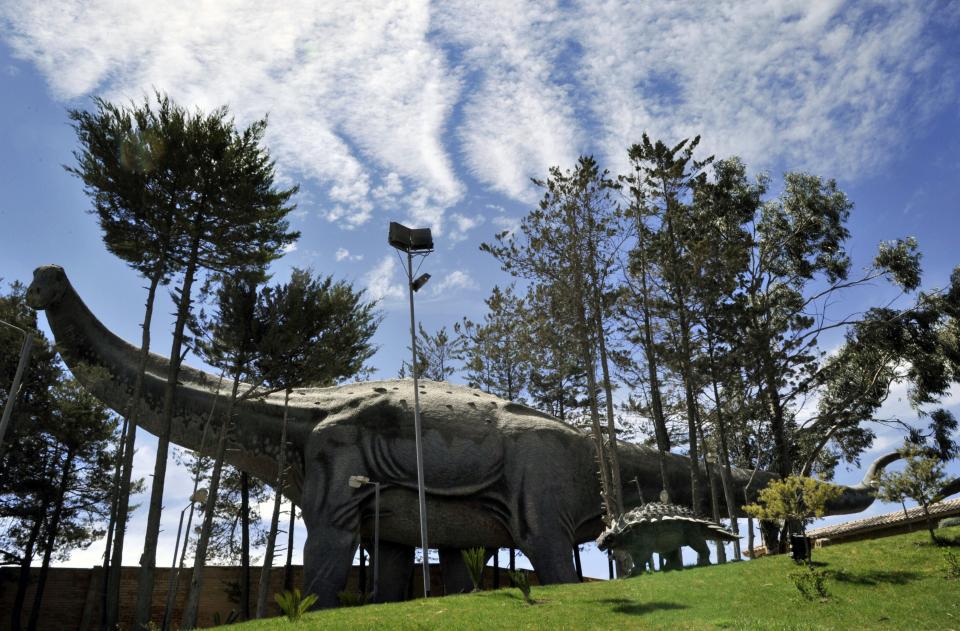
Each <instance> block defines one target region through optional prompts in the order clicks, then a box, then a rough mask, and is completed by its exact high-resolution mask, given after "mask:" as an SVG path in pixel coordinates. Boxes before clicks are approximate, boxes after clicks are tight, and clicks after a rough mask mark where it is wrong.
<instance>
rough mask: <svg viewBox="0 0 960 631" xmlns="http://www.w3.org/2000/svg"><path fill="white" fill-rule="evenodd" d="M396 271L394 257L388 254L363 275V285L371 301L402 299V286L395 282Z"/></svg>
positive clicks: (397, 268) (396, 266)
mask: <svg viewBox="0 0 960 631" xmlns="http://www.w3.org/2000/svg"><path fill="white" fill-rule="evenodd" d="M398 271H399V267H398V265H397V259H396V257H395V256H394V255H393V254H388V255H386V256H384V257H383V258H382V259H380V262H379V263H377V264H376V265H375V266H373V267H372V268H371V269H370V271H368V272H367V273H366V274H364V276H363V285H364V287H366V288H367V294H368V295H369V296H370V298H371V299H372V300H377V301H380V300H386V299H396V298H403V284H402V283H400V282H397V273H398Z"/></svg>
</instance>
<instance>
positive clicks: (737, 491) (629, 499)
mask: <svg viewBox="0 0 960 631" xmlns="http://www.w3.org/2000/svg"><path fill="white" fill-rule="evenodd" d="M619 448H620V449H621V452H620V454H621V455H620V464H621V469H622V471H621V478H622V479H623V480H624V483H623V484H624V487H623V492H624V504H625V505H626V506H627V507H633V506H637V505H639V504H640V503H642V502H651V501H657V500H658V498H659V495H660V490H661V488H662V486H661V482H660V471H659V466H658V464H657V458H658V455H657V450H656V449H653V448H650V447H643V446H639V445H631V444H626V443H620V445H619ZM899 457H900V455H899V454H898V453H896V452H893V453H889V454H885V455H883V456H881V457H880V458H878V459H877V460H876V461H874V462H873V464H872V465H871V466H870V467H869V468H868V469H867V472H866V474H865V475H864V477H863V481H862V482H860V483H859V484H855V485H850V486H846V485H838V486H840V488H841V489H842V490H843V494H842V495H841V496H840V497H839V498H838V499H836V500H834V501H832V502H830V503H828V505H827V514H828V515H846V514H850V513H858V512H860V511H863V510H866V509H867V508H868V507H869V506H870V505H871V504H872V503H873V501H874V498H875V495H876V479H877V476H878V475H879V474H880V472H881V471H883V468H884V467H885V466H887V465H888V464H890V463H891V462H893V461H895V460H897V459H898V458H899ZM665 458H666V459H667V462H666V470H667V475H668V478H669V479H668V480H667V481H666V488H667V490H668V491H669V493H670V501H671V502H672V503H674V504H680V505H683V506H690V492H691V487H690V461H689V460H688V459H687V457H686V456H681V455H677V454H666V455H665ZM701 469H703V467H702V465H701ZM711 470H712V475H713V476H714V477H715V479H716V483H717V487H718V493H717V498H718V500H719V503H720V506H719V509H720V514H721V515H723V516H724V517H726V515H727V512H726V499H725V497H724V494H723V490H722V484H721V477H720V476H721V471H720V468H719V466H716V465H711ZM778 478H779V476H778V475H776V474H774V473H770V472H768V471H761V470H757V471H756V472H754V471H751V470H749V469H739V468H737V467H733V468H732V471H731V482H732V486H733V494H734V498H733V499H734V514H736V515H739V516H741V517H745V516H746V514H745V513H744V512H743V506H744V505H745V504H747V503H750V502H755V501H756V499H757V494H758V493H759V491H760V490H761V489H763V488H764V487H766V486H767V485H768V484H769V483H770V482H771V481H773V480H776V479H778ZM702 479H703V480H704V481H705V482H706V481H707V480H708V477H707V475H706V472H705V471H704V475H703V476H702ZM635 480H638V481H639V483H640V485H639V489H638V487H637V482H636V481H635ZM958 491H960V481H958V482H957V489H955V490H954V491H953V492H958ZM641 493H642V497H641ZM700 497H701V498H703V501H702V504H701V506H700V507H699V510H700V513H701V514H703V515H709V514H710V513H711V512H712V510H711V507H710V504H709V501H710V489H709V488H708V487H705V488H702V489H700Z"/></svg>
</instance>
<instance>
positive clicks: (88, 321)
mask: <svg viewBox="0 0 960 631" xmlns="http://www.w3.org/2000/svg"><path fill="white" fill-rule="evenodd" d="M28 300H29V302H30V304H31V305H32V306H33V307H34V308H37V309H43V310H45V311H46V315H47V320H48V322H49V324H50V328H51V329H52V331H53V334H54V336H55V337H56V341H57V345H58V348H59V350H60V353H61V356H62V357H63V359H64V361H65V362H66V364H67V365H68V366H69V367H70V369H71V370H72V371H73V373H74V375H75V376H76V378H77V379H78V380H79V381H80V382H81V383H82V384H83V385H84V386H85V387H86V388H87V389H88V390H89V391H90V392H91V393H93V394H94V395H95V396H96V397H97V398H99V399H100V400H101V401H103V402H104V403H105V404H106V405H108V406H110V407H112V408H113V409H115V410H124V409H125V408H126V406H127V405H128V400H129V397H130V394H131V392H132V390H133V383H134V378H135V374H136V367H137V365H138V355H139V349H137V348H136V347H134V346H132V345H130V344H128V343H126V342H124V341H123V340H121V339H120V338H118V337H117V336H115V335H114V334H112V333H111V332H110V331H108V330H107V329H106V327H104V326H103V325H102V324H101V323H100V322H99V321H98V320H97V318H96V317H94V315H93V314H92V313H91V312H90V311H89V310H88V309H87V307H86V306H85V305H84V304H83V301H82V300H81V299H80V297H79V296H78V295H77V293H76V292H75V291H74V289H73V287H72V286H71V285H70V282H69V281H68V279H67V277H66V274H65V273H64V271H63V269H62V268H60V267H57V266H45V267H40V268H38V269H37V270H36V271H35V272H34V280H33V283H32V284H31V286H30V288H29V290H28ZM166 363H167V362H166V359H164V358H163V357H160V356H158V355H151V356H150V359H149V362H148V366H147V375H146V379H145V383H144V399H143V400H144V405H143V408H144V409H143V411H142V413H141V418H140V419H139V422H140V426H141V427H143V428H144V429H146V430H147V431H149V432H152V433H154V434H158V433H160V410H161V408H162V394H163V389H164V375H166ZM216 382H217V380H216V378H214V377H213V376H211V375H209V374H205V373H203V372H201V371H199V370H194V369H191V368H188V367H184V369H183V370H182V371H181V373H180V382H179V384H178V387H177V392H176V405H175V410H174V417H173V426H172V429H171V439H172V440H173V442H174V443H176V444H178V445H181V446H183V447H186V448H189V449H198V448H199V447H200V440H201V428H202V426H203V423H204V420H205V418H206V416H207V414H208V413H209V411H210V409H211V403H212V402H213V401H214V400H215V397H216V386H215V384H216ZM420 388H421V391H420V401H421V406H422V411H423V442H424V470H425V479H426V487H427V488H426V493H427V516H428V532H429V541H430V542H431V544H433V545H434V546H436V547H437V548H439V550H440V556H441V566H446V568H447V569H448V570H449V571H448V572H446V574H448V575H450V576H455V575H460V576H463V575H465V572H458V571H457V570H458V569H462V568H458V567H457V562H458V559H459V557H460V554H459V550H461V549H464V548H471V547H476V546H485V547H487V548H498V547H516V548H519V549H520V550H521V551H523V553H524V554H525V555H527V556H528V557H529V559H530V560H531V562H532V564H533V566H534V568H535V569H536V571H537V573H538V576H539V578H540V581H541V582H542V583H545V584H546V583H560V582H574V581H576V580H577V575H576V572H575V570H574V564H573V559H572V547H573V546H574V545H575V544H578V543H584V542H587V541H592V540H594V539H595V538H596V537H597V536H598V535H599V534H600V532H601V530H602V528H603V524H602V521H601V515H600V501H599V498H600V489H599V482H598V480H597V476H596V473H595V472H596V463H595V453H594V445H593V442H592V440H591V438H590V437H589V436H588V435H587V434H585V433H583V432H581V431H579V430H577V429H575V428H573V427H571V426H569V425H566V424H564V423H562V422H560V421H559V420H557V419H555V418H553V417H551V416H549V415H547V414H544V413H542V412H539V411H537V410H534V409H532V408H529V407H527V406H524V405H520V404H518V403H514V402H510V401H505V400H503V399H499V398H497V397H494V396H491V395H489V394H485V393H483V392H480V391H478V390H473V389H470V388H466V387H463V386H457V385H453V384H449V383H443V382H440V383H438V382H432V381H423V382H421V383H420ZM411 390H412V382H410V381H403V380H391V381H371V382H363V383H355V384H350V385H342V386H336V387H331V388H312V389H299V390H297V391H296V392H294V394H293V395H292V397H291V403H290V405H291V410H290V421H289V427H288V437H289V439H288V444H287V445H286V446H282V445H280V419H281V418H282V398H281V396H280V395H275V396H267V397H265V398H264V399H262V400H259V401H251V402H249V403H246V404H244V405H243V406H242V408H241V409H240V410H238V412H237V418H236V419H235V424H236V429H235V431H234V432H233V435H232V438H231V444H230V449H229V451H228V455H227V461H228V463H229V464H231V465H234V466H236V467H238V468H240V469H242V470H244V471H247V472H249V473H250V474H252V475H255V476H258V477H260V478H261V479H263V480H266V481H267V482H272V481H273V480H275V476H276V471H277V464H276V463H277V456H278V454H279V453H280V449H283V448H285V449H287V462H292V463H294V464H293V467H294V469H295V475H294V476H292V477H293V479H292V480H291V483H290V485H289V486H287V488H285V489H284V493H285V494H286V495H287V496H288V497H289V498H290V499H292V500H293V501H295V502H297V504H298V505H299V506H301V507H302V509H303V517H304V522H305V523H306V527H307V533H308V535H307V540H306V543H305V545H304V553H303V557H304V566H305V568H304V569H305V576H304V585H303V591H304V592H305V593H314V594H316V595H317V596H318V598H319V600H318V606H320V607H332V606H336V605H337V596H336V594H337V592H338V591H340V590H342V589H343V588H344V585H345V582H346V579H347V575H348V572H349V569H350V564H351V560H352V559H353V555H354V552H355V550H356V547H357V544H358V533H359V534H361V535H363V536H364V537H368V536H369V533H370V532H372V527H373V510H372V508H373V507H372V502H373V498H372V494H373V490H372V489H370V488H369V487H363V488H361V489H353V488H351V487H350V486H349V485H348V478H349V477H350V476H351V475H366V476H368V477H369V478H370V479H371V480H376V481H379V482H380V483H381V523H380V525H381V544H380V548H381V549H380V556H381V558H380V589H379V598H380V599H381V600H398V599H401V598H402V597H403V596H404V593H405V591H406V586H407V580H408V577H409V575H410V571H411V569H412V565H413V564H412V560H413V554H414V547H415V546H416V545H417V544H418V542H419V529H418V528H419V523H418V508H417V492H416V480H417V475H416V464H415V456H414V453H415V452H414V435H413V408H412V405H413V392H411ZM620 449H621V455H620V462H621V467H622V476H621V478H622V479H623V480H631V481H632V480H634V479H636V480H637V481H638V483H637V484H636V485H635V484H634V483H633V482H630V483H629V484H627V485H625V486H624V489H623V494H624V495H623V496H624V501H625V505H626V506H628V507H629V506H635V505H638V504H640V503H641V497H640V493H643V494H644V495H646V496H647V497H654V496H656V494H657V493H659V491H660V490H661V483H660V476H659V473H658V471H659V469H658V464H657V454H656V451H655V450H653V449H650V448H646V447H642V446H638V445H629V444H622V445H621V447H620ZM666 458H667V466H666V468H667V473H668V479H667V480H665V481H664V483H665V485H666V487H667V488H668V489H669V491H670V496H671V498H672V499H673V501H674V502H677V503H680V504H687V505H689V504H690V478H689V469H688V462H689V461H688V459H687V458H685V457H683V456H680V455H676V454H667V456H666ZM873 473H874V470H873V469H871V471H870V472H868V477H867V478H865V482H863V483H861V484H859V485H855V486H849V487H845V488H844V493H843V495H842V496H841V497H840V499H839V500H837V501H836V502H835V503H834V504H833V505H832V506H831V513H833V514H841V513H853V512H858V511H861V510H863V509H865V508H866V507H867V506H869V505H870V504H871V502H872V501H873V490H874V489H873V487H872V486H871V484H870V483H871V481H872V477H870V476H872V475H873ZM775 477H776V476H774V475H773V474H771V473H766V472H762V471H758V472H756V474H755V475H754V477H753V480H752V484H753V487H751V488H760V487H763V486H764V485H766V484H767V483H768V482H769V481H770V480H772V479H774V478H775ZM750 480H751V472H750V471H746V470H741V469H736V470H734V472H733V484H734V486H735V488H736V489H737V493H738V497H742V496H743V489H744V487H745V486H746V485H747V484H748V481H750ZM708 495H709V493H708V492H706V489H704V491H703V492H701V495H700V496H701V497H704V498H705V497H707V496H708ZM700 509H701V510H705V509H706V507H705V506H703V507H700ZM453 591H457V590H456V589H453Z"/></svg>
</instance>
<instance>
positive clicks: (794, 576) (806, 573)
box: [787, 563, 829, 600]
mask: <svg viewBox="0 0 960 631" xmlns="http://www.w3.org/2000/svg"><path fill="white" fill-rule="evenodd" d="M787 576H788V577H789V578H790V580H791V581H793V584H794V585H795V586H796V588H797V590H798V591H799V592H800V594H801V595H802V596H803V597H804V598H806V599H807V600H817V599H819V600H826V599H827V597H828V596H829V594H828V593H827V587H826V578H827V576H826V572H824V571H823V570H818V569H816V568H815V567H813V565H812V564H810V563H804V564H803V567H802V568H801V569H798V570H794V571H792V572H790V573H789V574H788V575H787Z"/></svg>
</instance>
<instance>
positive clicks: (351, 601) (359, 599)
mask: <svg viewBox="0 0 960 631" xmlns="http://www.w3.org/2000/svg"><path fill="white" fill-rule="evenodd" d="M337 600H339V601H340V606H341V607H359V606H361V605H365V604H367V595H366V594H361V593H360V592H351V591H343V592H337Z"/></svg>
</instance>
